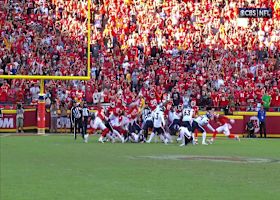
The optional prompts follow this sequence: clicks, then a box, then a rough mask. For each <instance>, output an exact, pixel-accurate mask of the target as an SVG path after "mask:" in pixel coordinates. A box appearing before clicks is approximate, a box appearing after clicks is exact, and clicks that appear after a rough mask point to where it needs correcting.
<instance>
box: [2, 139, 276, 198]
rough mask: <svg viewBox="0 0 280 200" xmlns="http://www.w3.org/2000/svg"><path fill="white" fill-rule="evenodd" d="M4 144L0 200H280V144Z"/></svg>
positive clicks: (6, 141) (24, 141)
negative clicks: (185, 145) (183, 145)
mask: <svg viewBox="0 0 280 200" xmlns="http://www.w3.org/2000/svg"><path fill="white" fill-rule="evenodd" d="M96 141H97V137H91V138H90V141H89V143H87V144H85V143H83V142H82V140H81V138H80V137H79V138H78V140H77V141H74V139H73V137H72V136H70V135H67V136H66V135H65V136H59V135H58V136H55V135H50V136H5V137H3V136H1V137H0V151H1V152H0V153H1V154H0V156H1V157H0V168H1V169H0V170H1V171H0V172H1V174H0V184H1V190H0V199H1V200H33V199H34V200H50V199H52V200H54V199H57V200H77V199H80V200H87V199H89V200H99V199H100V200H125V199H131V200H138V199H139V200H145V199H168V200H169V199H170V200H173V199H215V200H217V199H221V200H225V199H226V200H230V199H232V200H238V199H269V200H274V199H275V200H279V199H280V140H279V139H266V140H264V139H242V138H241V142H238V141H235V140H227V139H224V138H218V139H217V141H216V143H215V144H213V145H208V146H202V145H197V146H192V145H188V146H187V147H179V146H178V144H176V143H174V144H169V145H164V144H161V143H153V144H132V143H126V144H120V143H115V144H111V143H105V144H99V143H97V142H96Z"/></svg>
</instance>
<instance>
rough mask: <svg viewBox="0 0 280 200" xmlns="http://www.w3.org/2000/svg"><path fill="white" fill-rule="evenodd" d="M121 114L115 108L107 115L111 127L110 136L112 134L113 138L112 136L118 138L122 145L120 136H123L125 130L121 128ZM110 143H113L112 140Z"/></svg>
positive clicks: (119, 109)
mask: <svg viewBox="0 0 280 200" xmlns="http://www.w3.org/2000/svg"><path fill="white" fill-rule="evenodd" d="M121 113H122V110H121V108H120V107H118V106H117V107H115V109H113V110H112V111H111V113H110V115H109V124H110V126H112V128H111V129H112V130H111V131H112V134H113V138H114V136H116V137H117V138H119V139H120V140H121V141H122V143H123V142H124V138H123V136H122V135H124V134H125V130H124V129H123V128H122V124H121V122H122V117H121ZM112 142H114V139H113V140H112Z"/></svg>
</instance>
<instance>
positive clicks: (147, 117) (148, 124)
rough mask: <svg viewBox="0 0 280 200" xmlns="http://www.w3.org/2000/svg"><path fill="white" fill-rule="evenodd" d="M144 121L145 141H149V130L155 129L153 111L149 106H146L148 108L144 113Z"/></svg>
mask: <svg viewBox="0 0 280 200" xmlns="http://www.w3.org/2000/svg"><path fill="white" fill-rule="evenodd" d="M142 121H143V123H142V129H143V134H144V137H145V139H146V140H147V138H148V132H149V129H153V128H154V123H153V117H152V111H151V109H150V108H149V107H148V105H146V107H145V108H144V109H143V111H142Z"/></svg>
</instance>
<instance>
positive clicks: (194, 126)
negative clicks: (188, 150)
mask: <svg viewBox="0 0 280 200" xmlns="http://www.w3.org/2000/svg"><path fill="white" fill-rule="evenodd" d="M198 127H199V126H198V123H197V122H196V121H193V122H192V125H191V126H190V129H191V131H190V132H191V134H192V138H193V141H192V143H193V144H194V145H195V144H198V143H197V130H198Z"/></svg>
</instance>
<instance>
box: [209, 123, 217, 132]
mask: <svg viewBox="0 0 280 200" xmlns="http://www.w3.org/2000/svg"><path fill="white" fill-rule="evenodd" d="M207 127H208V128H209V129H210V130H211V131H212V132H215V129H214V128H213V127H212V126H211V124H209V123H208V124H207Z"/></svg>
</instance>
